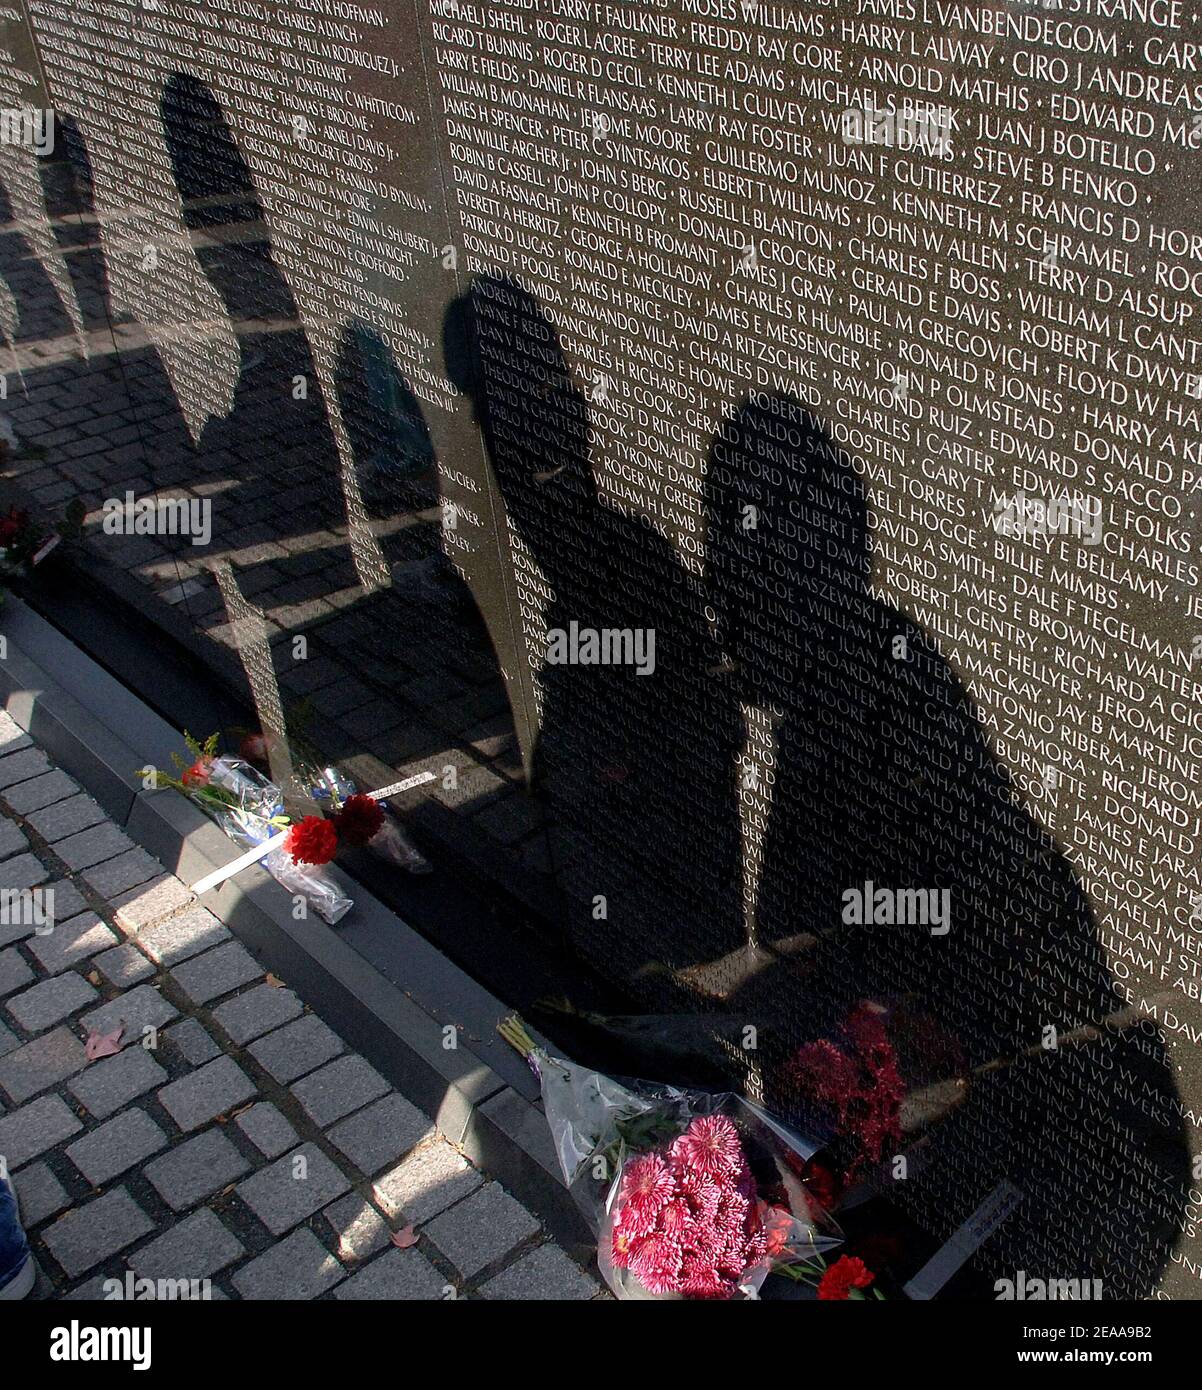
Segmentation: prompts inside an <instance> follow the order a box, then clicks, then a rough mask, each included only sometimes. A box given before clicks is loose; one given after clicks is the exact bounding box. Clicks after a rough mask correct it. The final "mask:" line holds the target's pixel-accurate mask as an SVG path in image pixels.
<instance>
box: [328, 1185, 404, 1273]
mask: <svg viewBox="0 0 1202 1390" xmlns="http://www.w3.org/2000/svg"><path fill="white" fill-rule="evenodd" d="M322 1215H323V1216H324V1217H325V1219H326V1220H327V1221H328V1222H329V1223H330V1225H331V1226H332V1227H333V1229H334V1231H335V1232H336V1234H337V1236H338V1258H339V1259H340V1260H342V1261H344V1262H347V1261H353V1260H366V1259H367V1258H368V1256H369V1255H374V1254H375V1253H376V1251H377V1250H383V1248H384V1247H385V1246H386V1245H387V1244H388V1226H387V1224H386V1223H385V1221H384V1218H383V1217H382V1216H381V1215H380V1213H379V1212H378V1211H377V1210H376V1209H375V1207H373V1206H372V1204H371V1203H370V1202H368V1201H365V1200H364V1199H363V1198H362V1197H360V1196H359V1194H358V1193H357V1192H348V1193H347V1195H346V1196H345V1197H340V1198H339V1199H338V1201H336V1202H331V1203H330V1205H329V1206H328V1207H326V1209H325V1211H324V1212H323V1213H322Z"/></svg>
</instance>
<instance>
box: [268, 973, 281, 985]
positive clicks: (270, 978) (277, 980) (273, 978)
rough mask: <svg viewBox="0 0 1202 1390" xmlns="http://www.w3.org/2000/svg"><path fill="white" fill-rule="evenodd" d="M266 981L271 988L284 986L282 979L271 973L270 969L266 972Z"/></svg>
mask: <svg viewBox="0 0 1202 1390" xmlns="http://www.w3.org/2000/svg"><path fill="white" fill-rule="evenodd" d="M267 983H268V984H269V985H270V986H271V987H272V989H283V988H284V982H283V980H281V979H280V977H279V976H278V975H273V974H272V973H271V971H268V972H267Z"/></svg>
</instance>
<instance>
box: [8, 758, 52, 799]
mask: <svg viewBox="0 0 1202 1390" xmlns="http://www.w3.org/2000/svg"><path fill="white" fill-rule="evenodd" d="M49 771H50V763H49V762H48V761H47V759H46V755H45V753H43V752H42V750H41V749H40V748H24V749H22V750H21V751H20V752H18V753H9V754H8V755H7V756H6V757H3V758H0V791H3V790H4V789H5V788H7V787H11V786H14V785H15V784H16V783H18V782H28V781H29V779H30V778H31V777H40V776H41V775H42V774H43V773H45V772H49Z"/></svg>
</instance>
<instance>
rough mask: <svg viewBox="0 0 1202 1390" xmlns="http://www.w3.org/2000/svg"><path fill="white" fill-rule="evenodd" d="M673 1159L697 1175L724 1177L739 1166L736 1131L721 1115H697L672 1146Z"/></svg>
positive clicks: (740, 1162)
mask: <svg viewBox="0 0 1202 1390" xmlns="http://www.w3.org/2000/svg"><path fill="white" fill-rule="evenodd" d="M672 1153H673V1156H674V1157H676V1158H678V1159H679V1160H680V1161H681V1162H682V1163H686V1164H687V1165H688V1166H689V1167H690V1168H695V1169H697V1171H698V1172H700V1173H709V1174H711V1175H712V1176H714V1177H719V1176H723V1177H724V1176H726V1175H727V1174H729V1173H732V1172H734V1171H735V1170H736V1169H737V1168H739V1167H740V1166H741V1165H742V1162H743V1150H742V1148H741V1147H740V1145H739V1131H738V1130H737V1129H735V1127H734V1125H732V1124H731V1122H730V1121H729V1120H728V1119H725V1118H724V1117H723V1116H721V1115H699V1116H698V1117H697V1118H696V1119H695V1120H694V1121H693V1122H692V1123H691V1124H690V1125H689V1127H688V1129H686V1130H685V1132H684V1133H683V1134H682V1135H681V1136H680V1138H679V1139H677V1140H676V1141H675V1143H674V1144H673V1145H672Z"/></svg>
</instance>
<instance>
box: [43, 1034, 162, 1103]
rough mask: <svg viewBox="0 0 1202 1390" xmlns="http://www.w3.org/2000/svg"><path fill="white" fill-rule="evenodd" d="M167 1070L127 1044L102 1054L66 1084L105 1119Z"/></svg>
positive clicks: (145, 1051)
mask: <svg viewBox="0 0 1202 1390" xmlns="http://www.w3.org/2000/svg"><path fill="white" fill-rule="evenodd" d="M166 1080H167V1073H166V1072H165V1071H164V1070H163V1068H162V1067H161V1066H159V1064H158V1063H157V1062H156V1061H155V1060H154V1058H153V1057H152V1056H151V1054H150V1052H149V1051H148V1049H146V1048H144V1047H127V1048H125V1049H124V1051H122V1052H119V1053H118V1054H117V1055H116V1056H115V1057H102V1058H100V1059H99V1060H98V1061H95V1062H93V1063H92V1064H91V1066H89V1067H88V1069H87V1071H85V1072H84V1073H83V1075H82V1076H77V1077H76V1078H75V1080H74V1081H72V1082H71V1084H70V1085H69V1086H68V1087H67V1089H68V1090H69V1091H70V1092H71V1094H72V1095H73V1096H74V1097H75V1098H76V1100H78V1101H80V1102H81V1104H83V1105H86V1106H87V1108H88V1109H89V1110H90V1111H91V1112H92V1114H93V1115H94V1116H95V1117H96V1118H97V1119H98V1120H103V1119H107V1117H108V1116H109V1115H112V1114H113V1113H114V1112H115V1111H117V1110H120V1109H121V1107H122V1106H123V1105H126V1104H128V1103H129V1102H130V1101H131V1100H134V1099H135V1098H136V1097H138V1096H140V1095H144V1094H145V1093H146V1092H147V1091H150V1090H153V1088H154V1087H155V1086H158V1085H161V1084H162V1082H164V1081H166Z"/></svg>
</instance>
